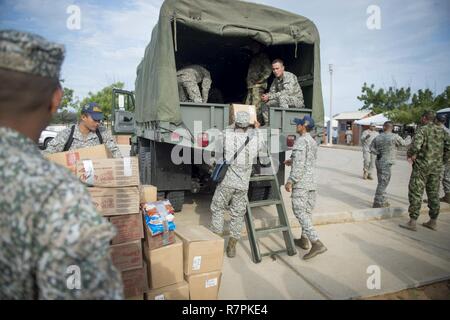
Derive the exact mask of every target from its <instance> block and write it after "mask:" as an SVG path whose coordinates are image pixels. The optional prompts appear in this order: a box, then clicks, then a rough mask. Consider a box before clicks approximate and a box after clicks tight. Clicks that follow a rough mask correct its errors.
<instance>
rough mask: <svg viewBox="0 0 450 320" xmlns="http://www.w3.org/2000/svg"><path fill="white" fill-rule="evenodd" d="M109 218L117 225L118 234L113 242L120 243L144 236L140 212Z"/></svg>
mask: <svg viewBox="0 0 450 320" xmlns="http://www.w3.org/2000/svg"><path fill="white" fill-rule="evenodd" d="M108 220H109V221H110V222H111V223H112V224H113V225H114V226H115V227H116V229H117V235H116V236H115V237H114V239H112V241H111V244H119V243H124V242H130V241H135V240H140V239H142V238H144V225H143V221H142V215H141V214H140V213H135V214H125V215H120V216H113V217H109V218H108Z"/></svg>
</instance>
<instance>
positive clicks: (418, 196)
mask: <svg viewBox="0 0 450 320" xmlns="http://www.w3.org/2000/svg"><path fill="white" fill-rule="evenodd" d="M440 171H441V169H440V168H439V169H437V170H436V169H434V168H433V170H423V169H420V168H418V167H417V166H416V165H413V171H412V172H411V177H410V178H409V188H408V199H409V208H408V212H409V217H410V218H411V219H415V220H417V218H418V217H419V215H420V208H421V206H422V196H423V191H424V190H426V192H427V198H428V208H429V209H430V211H429V215H430V218H432V219H436V218H437V217H438V215H439V209H440V202H439V183H440Z"/></svg>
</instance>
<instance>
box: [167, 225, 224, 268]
mask: <svg viewBox="0 0 450 320" xmlns="http://www.w3.org/2000/svg"><path fill="white" fill-rule="evenodd" d="M175 233H176V234H177V236H178V237H180V238H181V240H182V241H183V255H184V274H185V275H191V274H199V273H205V272H211V271H218V270H222V264H223V251H224V240H223V239H222V238H221V237H219V236H218V235H216V234H214V233H212V232H211V231H210V230H208V229H207V228H205V227H203V226H188V227H187V226H178V227H177V229H176V230H175Z"/></svg>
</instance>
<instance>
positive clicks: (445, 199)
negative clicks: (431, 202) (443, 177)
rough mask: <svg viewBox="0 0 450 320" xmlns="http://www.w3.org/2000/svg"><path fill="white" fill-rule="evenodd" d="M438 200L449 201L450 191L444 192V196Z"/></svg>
mask: <svg viewBox="0 0 450 320" xmlns="http://www.w3.org/2000/svg"><path fill="white" fill-rule="evenodd" d="M439 201H440V202H447V203H450V193H448V192H447V193H446V194H445V196H443V197H442V198H440V199H439Z"/></svg>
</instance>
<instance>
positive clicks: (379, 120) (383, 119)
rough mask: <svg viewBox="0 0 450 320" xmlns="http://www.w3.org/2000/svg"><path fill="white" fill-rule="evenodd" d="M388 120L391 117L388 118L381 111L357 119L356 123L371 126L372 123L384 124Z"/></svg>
mask: <svg viewBox="0 0 450 320" xmlns="http://www.w3.org/2000/svg"><path fill="white" fill-rule="evenodd" d="M386 121H389V119H388V118H386V116H385V115H384V114H383V113H380V114H377V115H374V116H372V117H368V118H364V119H361V120H357V121H355V123H356V124H359V125H361V126H369V125H370V124H371V123H373V124H375V125H376V126H382V125H383V124H384V123H385V122H386Z"/></svg>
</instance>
